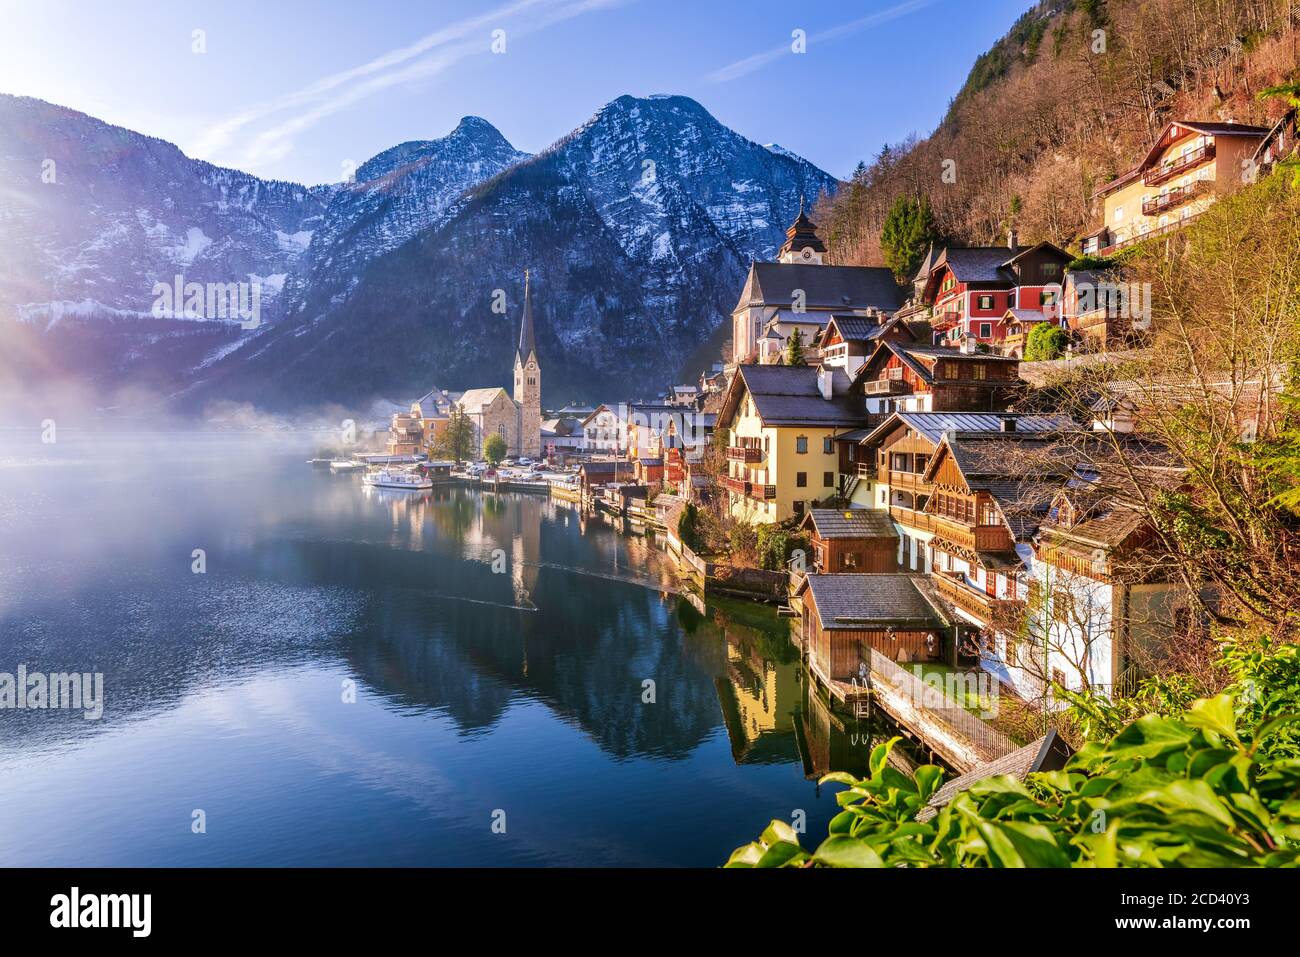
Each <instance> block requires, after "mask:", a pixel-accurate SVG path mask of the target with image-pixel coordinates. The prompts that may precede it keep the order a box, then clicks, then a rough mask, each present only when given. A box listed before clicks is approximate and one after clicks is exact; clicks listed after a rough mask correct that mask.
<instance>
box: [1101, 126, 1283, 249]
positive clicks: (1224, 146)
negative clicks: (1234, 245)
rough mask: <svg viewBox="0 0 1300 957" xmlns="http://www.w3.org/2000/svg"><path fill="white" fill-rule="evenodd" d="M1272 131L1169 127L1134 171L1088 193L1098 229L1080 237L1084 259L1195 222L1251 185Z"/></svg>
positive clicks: (1222, 127)
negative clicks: (1097, 211) (1095, 204)
mask: <svg viewBox="0 0 1300 957" xmlns="http://www.w3.org/2000/svg"><path fill="white" fill-rule="evenodd" d="M1271 132H1272V131H1271V130H1270V129H1268V128H1267V127H1263V126H1248V125H1246V124H1244V123H1218V122H1202V121H1199V120H1176V121H1174V122H1172V123H1169V124H1168V125H1166V126H1165V128H1164V129H1163V130H1162V131H1161V132H1160V135H1159V136H1158V137H1157V138H1156V141H1155V143H1154V144H1153V145H1152V146H1151V148H1150V149H1149V150H1148V151H1147V153H1146V155H1145V156H1144V157H1142V159H1141V161H1140V162H1138V164H1137V165H1136V166H1134V167H1133V168H1132V169H1130V170H1129V171H1128V172H1126V173H1124V174H1123V175H1121V176H1118V177H1116V178H1115V179H1113V180H1111V181H1110V182H1109V183H1106V184H1105V185H1104V186H1102V187H1101V188H1100V189H1098V190H1097V192H1096V193H1094V194H1093V199H1094V200H1095V201H1100V203H1101V206H1102V225H1101V226H1100V228H1098V229H1096V230H1094V231H1093V232H1091V233H1089V234H1088V235H1086V236H1084V237H1083V252H1084V254H1085V255H1101V256H1105V255H1109V254H1111V253H1114V252H1117V251H1119V250H1121V249H1124V248H1126V247H1128V246H1131V245H1133V244H1134V243H1138V242H1141V241H1142V240H1144V239H1151V238H1154V237H1156V236H1160V235H1164V234H1165V233H1168V232H1171V231H1173V230H1175V229H1178V228H1179V227H1181V226H1183V225H1184V224H1186V223H1188V222H1190V221H1191V220H1193V219H1195V218H1196V217H1197V216H1199V215H1200V214H1201V213H1203V212H1205V210H1207V209H1208V208H1209V207H1210V206H1211V205H1212V204H1213V203H1214V202H1215V201H1216V200H1217V199H1218V198H1219V197H1221V196H1223V195H1225V194H1226V193H1229V192H1231V191H1233V190H1234V189H1237V188H1239V187H1240V186H1242V185H1244V184H1245V183H1246V182H1248V181H1249V180H1250V178H1251V175H1250V171H1252V170H1254V168H1255V167H1254V157H1255V155H1256V153H1257V151H1258V150H1259V148H1260V146H1261V145H1262V144H1263V143H1264V141H1265V140H1266V139H1267V138H1269V136H1270V134H1271Z"/></svg>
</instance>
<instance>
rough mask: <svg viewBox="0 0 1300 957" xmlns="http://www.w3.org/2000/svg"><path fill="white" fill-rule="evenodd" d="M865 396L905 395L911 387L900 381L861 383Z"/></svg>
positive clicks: (879, 380)
mask: <svg viewBox="0 0 1300 957" xmlns="http://www.w3.org/2000/svg"><path fill="white" fill-rule="evenodd" d="M862 391H863V393H864V394H866V395H906V394H907V393H909V392H911V391H912V386H911V385H910V384H909V383H907V382H905V381H903V380H902V379H871V380H869V381H867V382H864V383H862Z"/></svg>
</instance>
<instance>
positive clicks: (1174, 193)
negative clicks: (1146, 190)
mask: <svg viewBox="0 0 1300 957" xmlns="http://www.w3.org/2000/svg"><path fill="white" fill-rule="evenodd" d="M1209 191H1210V184H1209V183H1208V182H1206V181H1205V180H1197V181H1196V182H1195V183H1188V184H1187V185H1186V186H1175V187H1174V188H1173V189H1171V190H1169V191H1168V192H1165V193H1161V194H1160V195H1159V196H1153V197H1152V198H1151V199H1148V200H1147V201H1146V202H1145V203H1143V204H1142V215H1143V216H1156V215H1158V214H1160V213H1162V212H1164V211H1165V210H1166V209H1173V208H1174V207H1175V206H1181V205H1182V204H1183V203H1186V202H1190V201H1191V200H1193V199H1195V198H1196V197H1197V196H1204V195H1205V194H1206V193H1208V192H1209Z"/></svg>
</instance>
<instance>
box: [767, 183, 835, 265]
mask: <svg viewBox="0 0 1300 957" xmlns="http://www.w3.org/2000/svg"><path fill="white" fill-rule="evenodd" d="M824 252H826V244H825V243H823V242H822V241H821V240H820V239H818V238H817V225H816V224H815V223H814V222H813V221H812V220H811V219H809V218H808V214H807V213H805V212H804V211H803V196H802V195H800V196H799V216H798V218H797V219H796V220H795V221H794V222H793V223H792V224H791V225H790V228H789V229H787V230H786V231H785V245H783V246H782V247H781V252H780V255H779V256H778V262H783V263H816V264H818V265H820V264H821V261H822V254H823V253H824Z"/></svg>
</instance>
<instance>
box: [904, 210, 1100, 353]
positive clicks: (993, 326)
mask: <svg viewBox="0 0 1300 957" xmlns="http://www.w3.org/2000/svg"><path fill="white" fill-rule="evenodd" d="M1073 258H1074V257H1073V256H1071V255H1070V254H1069V253H1067V252H1066V251H1065V250H1063V249H1061V248H1060V247H1058V246H1054V245H1052V244H1051V243H1046V242H1044V243H1039V244H1038V245H1036V246H1030V247H1028V248H1022V247H1021V246H1020V242H1019V239H1018V238H1017V236H1016V233H1015V231H1014V230H1013V231H1012V232H1011V233H1010V235H1009V236H1008V239H1007V245H1006V246H946V247H943V248H942V249H940V250H939V251H938V252H937V254H935V255H934V258H933V262H932V263H930V264H929V265H928V266H925V267H924V268H925V269H926V270H927V272H926V277H925V283H924V286H923V287H922V291H921V301H922V302H924V303H925V304H926V305H927V306H929V308H930V312H931V317H930V325H931V329H932V330H933V332H934V334H935V338H936V341H939V340H948V341H950V342H951V343H953V344H956V343H958V342H961V341H963V340H973V341H975V342H978V343H983V344H985V345H988V346H996V345H998V344H999V343H1000V342H1001V341H1002V337H1003V335H1004V329H1003V328H1002V327H1001V325H1000V322H1001V320H1002V317H1003V316H1005V315H1006V314H1007V310H1009V309H1024V310H1038V311H1041V312H1043V313H1045V314H1046V315H1047V316H1049V317H1055V316H1056V312H1055V310H1056V303H1057V301H1058V300H1059V299H1060V296H1061V282H1062V280H1063V279H1064V278H1065V267H1066V265H1068V264H1069V263H1070V261H1071V260H1072V259H1073Z"/></svg>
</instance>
